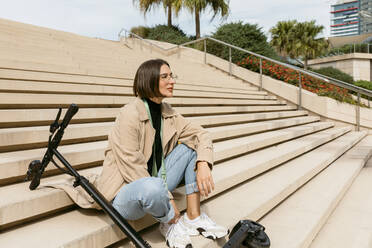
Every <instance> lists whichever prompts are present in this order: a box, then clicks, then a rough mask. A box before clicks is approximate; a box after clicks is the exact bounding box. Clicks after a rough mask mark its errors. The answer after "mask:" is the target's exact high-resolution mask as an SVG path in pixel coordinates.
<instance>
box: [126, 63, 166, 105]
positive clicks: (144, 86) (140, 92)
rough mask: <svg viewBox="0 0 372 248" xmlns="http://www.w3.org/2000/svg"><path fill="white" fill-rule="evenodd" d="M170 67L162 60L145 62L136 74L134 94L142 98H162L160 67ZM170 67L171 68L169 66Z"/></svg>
mask: <svg viewBox="0 0 372 248" xmlns="http://www.w3.org/2000/svg"><path fill="white" fill-rule="evenodd" d="M162 65H167V66H169V64H168V62H167V61H165V60H162V59H151V60H147V61H145V62H143V63H142V64H141V65H140V67H138V70H137V72H136V76H135V77H134V84H133V93H134V95H135V96H139V97H141V98H150V97H161V96H162V95H161V94H160V92H159V80H160V67H161V66H162ZM169 67H170V66H169Z"/></svg>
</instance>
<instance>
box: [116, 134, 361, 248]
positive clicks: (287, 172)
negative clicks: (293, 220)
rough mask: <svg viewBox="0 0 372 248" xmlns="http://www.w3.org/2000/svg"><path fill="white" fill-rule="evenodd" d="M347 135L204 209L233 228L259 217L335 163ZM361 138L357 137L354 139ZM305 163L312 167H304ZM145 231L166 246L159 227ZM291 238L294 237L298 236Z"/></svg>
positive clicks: (196, 241)
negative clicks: (243, 220)
mask: <svg viewBox="0 0 372 248" xmlns="http://www.w3.org/2000/svg"><path fill="white" fill-rule="evenodd" d="M344 136H345V137H344ZM344 136H342V137H340V138H338V139H336V140H334V141H332V142H330V143H328V144H325V145H323V146H321V147H319V148H317V149H315V150H313V151H310V152H309V153H306V154H304V155H303V156H300V157H298V158H295V159H293V160H291V161H289V162H286V163H284V164H282V165H281V166H279V167H277V168H275V169H273V170H270V171H268V172H266V173H265V174H261V175H260V176H259V177H255V178H253V179H252V180H247V181H246V182H244V183H242V184H239V185H238V186H237V187H234V188H231V189H229V190H227V191H225V192H224V193H222V194H220V195H218V196H215V197H213V198H211V199H209V200H208V201H206V202H205V203H203V204H202V210H204V212H206V213H207V214H208V215H209V216H210V217H211V218H212V219H213V220H214V221H216V223H219V224H220V225H224V226H227V227H229V228H230V230H231V228H232V227H233V226H234V225H235V224H236V223H237V222H238V221H239V220H242V219H252V220H258V219H260V218H261V217H262V216H264V215H265V214H267V213H268V212H270V211H271V210H272V209H273V208H274V207H275V206H276V205H277V204H279V203H280V202H281V201H283V200H285V201H284V202H286V201H287V200H286V198H287V197H288V196H289V195H290V194H292V193H293V192H295V191H296V190H297V189H299V188H301V186H302V185H303V184H305V183H306V182H307V181H308V180H310V179H311V178H312V177H314V176H315V175H316V174H317V173H318V172H319V171H321V170H322V169H323V168H324V167H326V166H328V165H329V164H330V163H332V161H333V160H334V159H336V158H337V156H339V155H340V154H342V153H343V152H345V150H347V147H348V145H346V146H345V139H346V140H347V141H346V142H348V141H350V134H346V135H344ZM351 136H354V134H351ZM359 138H360V137H355V136H354V140H358V139H359ZM324 149H326V150H327V149H328V150H329V149H331V150H332V152H330V153H327V154H326V156H323V154H324ZM322 150H323V151H322ZM319 154H322V158H321V159H319V160H314V159H313V158H314V157H316V156H317V155H319ZM309 157H310V158H309ZM304 164H307V165H309V166H303V165H304ZM226 209H233V211H228V212H227V211H224V210H226ZM274 211H275V209H274ZM297 221H298V219H297ZM266 231H267V232H269V231H270V230H269V228H266ZM142 234H143V238H144V239H145V240H148V241H149V242H150V244H151V245H152V247H154V248H157V247H163V246H164V240H163V238H162V236H161V235H159V232H158V230H157V226H154V227H151V228H149V229H148V230H146V231H144V232H142ZM270 238H271V236H270ZM291 238H292V239H295V238H296V236H292V237H291ZM226 241H227V239H226V238H225V239H220V240H218V241H212V240H209V239H205V238H202V237H201V236H198V237H193V238H192V242H193V246H194V247H198V248H204V247H205V248H206V247H208V248H209V247H222V245H223V244H224V243H225V242H226ZM128 243H129V242H128V241H124V242H122V243H121V244H119V245H117V246H116V247H130V245H129V244H128ZM272 247H275V248H276V247H277V246H276V245H275V244H274V243H272Z"/></svg>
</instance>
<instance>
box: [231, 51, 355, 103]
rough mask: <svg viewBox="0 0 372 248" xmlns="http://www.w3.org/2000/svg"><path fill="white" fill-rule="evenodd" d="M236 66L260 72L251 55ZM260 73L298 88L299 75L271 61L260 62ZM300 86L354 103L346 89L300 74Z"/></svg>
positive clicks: (257, 63) (256, 61)
mask: <svg viewBox="0 0 372 248" xmlns="http://www.w3.org/2000/svg"><path fill="white" fill-rule="evenodd" d="M237 65H239V66H242V67H244V68H246V69H248V70H251V71H254V72H259V71H260V59H259V58H257V57H255V56H252V55H250V56H248V57H247V58H245V59H243V60H242V61H240V62H238V63H237ZM262 73H263V74H264V75H267V76H270V77H272V78H275V79H278V80H281V81H284V82H286V83H289V84H292V85H296V86H298V79H299V73H298V72H297V71H295V70H293V69H291V68H287V67H284V66H282V65H278V64H274V63H273V62H271V61H267V60H262ZM301 85H302V88H303V89H305V90H308V91H311V92H313V93H316V94H318V95H319V96H328V97H331V98H334V99H336V100H338V101H342V102H348V103H351V104H355V103H356V102H355V100H354V99H353V98H352V97H351V94H350V93H349V92H348V90H347V89H343V88H340V87H338V86H335V85H332V84H329V83H327V82H325V81H322V80H320V79H317V78H314V77H311V76H309V75H306V74H305V75H304V74H301Z"/></svg>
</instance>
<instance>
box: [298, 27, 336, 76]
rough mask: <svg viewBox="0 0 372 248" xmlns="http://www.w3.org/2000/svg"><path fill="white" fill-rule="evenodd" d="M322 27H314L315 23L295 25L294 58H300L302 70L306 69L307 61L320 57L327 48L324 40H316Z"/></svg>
mask: <svg viewBox="0 0 372 248" xmlns="http://www.w3.org/2000/svg"><path fill="white" fill-rule="evenodd" d="M323 29H324V26H321V25H319V26H317V25H315V21H314V20H313V21H310V22H302V23H298V24H297V25H296V32H295V34H294V35H295V43H294V56H295V57H302V59H303V60H304V62H305V64H304V68H305V69H307V62H308V60H309V59H312V58H316V57H317V56H319V55H321V54H322V53H323V52H324V50H326V49H327V48H328V47H329V43H328V41H327V40H325V39H324V38H316V37H318V36H319V34H321V33H322V31H323Z"/></svg>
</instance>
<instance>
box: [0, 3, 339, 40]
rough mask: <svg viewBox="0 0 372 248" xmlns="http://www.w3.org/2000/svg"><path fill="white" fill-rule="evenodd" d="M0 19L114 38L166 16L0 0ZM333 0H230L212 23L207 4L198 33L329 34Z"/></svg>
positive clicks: (116, 7) (183, 22) (188, 21)
mask: <svg viewBox="0 0 372 248" xmlns="http://www.w3.org/2000/svg"><path fill="white" fill-rule="evenodd" d="M1 1H2V4H1V7H0V18H4V19H9V20H13V21H19V22H24V23H29V24H34V25H38V26H43V27H49V28H53V29H57V30H63V31H68V32H72V33H76V34H81V35H85V36H89V37H97V38H104V39H109V40H117V39H118V33H119V31H120V30H121V29H122V28H125V29H127V30H130V29H131V28H132V27H135V26H139V25H142V26H150V27H152V26H155V25H157V24H166V23H167V16H166V13H165V11H164V9H163V8H162V7H160V8H157V9H154V10H153V11H151V12H150V13H148V14H147V15H146V17H144V15H143V14H142V13H141V12H140V11H139V9H138V8H137V7H136V6H135V5H134V4H133V1H132V0H12V1H10V0H1ZM331 3H333V1H332V0H259V1H253V0H230V14H229V16H228V18H227V19H224V20H221V19H220V18H219V16H217V17H216V18H215V19H214V20H213V21H212V22H211V21H210V19H211V16H212V15H211V13H210V11H209V10H208V9H207V10H206V11H205V12H204V13H202V15H201V34H202V36H204V35H210V34H212V33H213V32H215V31H216V29H217V28H218V27H219V26H220V25H221V24H224V23H230V22H238V21H242V22H243V23H250V24H258V26H259V27H261V28H262V31H263V32H264V33H265V34H266V35H268V34H269V30H270V28H271V27H273V26H275V24H276V23H277V22H278V21H283V20H293V19H296V20H298V21H310V20H315V21H316V24H317V25H323V26H324V27H325V29H324V32H323V35H322V36H324V37H328V36H329V31H330V28H329V25H330V13H329V12H330V4H331ZM173 24H175V25H178V26H179V27H180V28H181V29H182V30H183V31H184V32H185V33H187V34H188V35H195V23H194V16H193V15H192V14H190V13H189V12H188V11H187V10H182V11H181V13H180V15H179V16H178V17H173Z"/></svg>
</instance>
